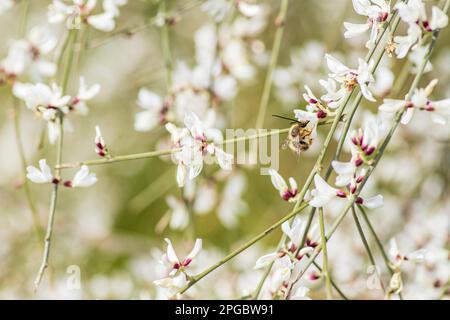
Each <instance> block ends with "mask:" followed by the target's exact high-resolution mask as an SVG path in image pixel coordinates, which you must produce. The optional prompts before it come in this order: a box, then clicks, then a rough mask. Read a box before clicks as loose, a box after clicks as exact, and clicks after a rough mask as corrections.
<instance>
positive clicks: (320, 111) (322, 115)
mask: <svg viewBox="0 0 450 320" xmlns="http://www.w3.org/2000/svg"><path fill="white" fill-rule="evenodd" d="M316 115H317V118H319V119H323V118H326V117H327V113H326V112H325V111H323V110H319V111H317V113H316Z"/></svg>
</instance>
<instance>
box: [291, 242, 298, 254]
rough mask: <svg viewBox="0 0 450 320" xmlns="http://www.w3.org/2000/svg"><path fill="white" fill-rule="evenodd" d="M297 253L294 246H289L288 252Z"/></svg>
mask: <svg viewBox="0 0 450 320" xmlns="http://www.w3.org/2000/svg"><path fill="white" fill-rule="evenodd" d="M296 251H297V246H296V245H295V244H291V246H290V247H289V252H291V253H294V252H296Z"/></svg>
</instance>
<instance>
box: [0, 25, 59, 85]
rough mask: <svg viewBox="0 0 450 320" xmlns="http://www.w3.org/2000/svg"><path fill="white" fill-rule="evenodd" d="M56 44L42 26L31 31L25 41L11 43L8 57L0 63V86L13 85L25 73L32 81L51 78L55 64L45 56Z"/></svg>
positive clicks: (55, 40)
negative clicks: (2, 84) (3, 84)
mask: <svg viewBox="0 0 450 320" xmlns="http://www.w3.org/2000/svg"><path fill="white" fill-rule="evenodd" d="M56 44H57V38H56V37H55V36H54V35H53V34H52V33H51V32H50V31H49V29H48V28H45V27H42V26H36V27H34V28H33V29H31V30H30V32H29V34H28V36H27V37H26V38H25V39H21V40H15V41H12V42H11V44H10V47H9V51H8V55H7V56H6V58H5V59H3V60H2V61H1V62H0V84H1V83H9V84H12V85H13V84H14V82H15V80H16V79H17V78H18V77H19V76H21V75H24V74H25V73H28V74H29V76H30V78H31V79H34V80H39V79H41V77H50V76H53V75H54V74H55V72H56V64H55V63H53V62H51V61H49V60H47V59H46V58H45V56H47V55H48V54H50V53H51V52H52V51H53V50H54V49H55V47H56Z"/></svg>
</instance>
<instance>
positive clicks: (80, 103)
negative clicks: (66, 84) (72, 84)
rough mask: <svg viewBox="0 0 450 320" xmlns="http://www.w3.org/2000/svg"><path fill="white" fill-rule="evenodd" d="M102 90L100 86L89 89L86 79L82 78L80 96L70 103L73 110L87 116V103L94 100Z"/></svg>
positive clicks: (95, 85)
mask: <svg viewBox="0 0 450 320" xmlns="http://www.w3.org/2000/svg"><path fill="white" fill-rule="evenodd" d="M100 88H101V87H100V85H99V84H94V85H92V86H90V87H88V86H87V85H86V82H85V79H84V77H80V85H79V87H78V94H77V95H76V96H75V97H73V98H72V101H71V103H70V107H71V110H73V111H75V112H78V113H79V114H81V115H86V114H87V113H88V112H89V108H88V106H87V104H86V102H87V101H89V100H91V99H93V98H94V97H95V96H96V95H97V94H98V93H99V92H100Z"/></svg>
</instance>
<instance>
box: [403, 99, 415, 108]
mask: <svg viewBox="0 0 450 320" xmlns="http://www.w3.org/2000/svg"><path fill="white" fill-rule="evenodd" d="M413 107H414V104H413V103H412V102H411V101H408V102H406V105H405V108H407V109H408V108H413Z"/></svg>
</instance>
